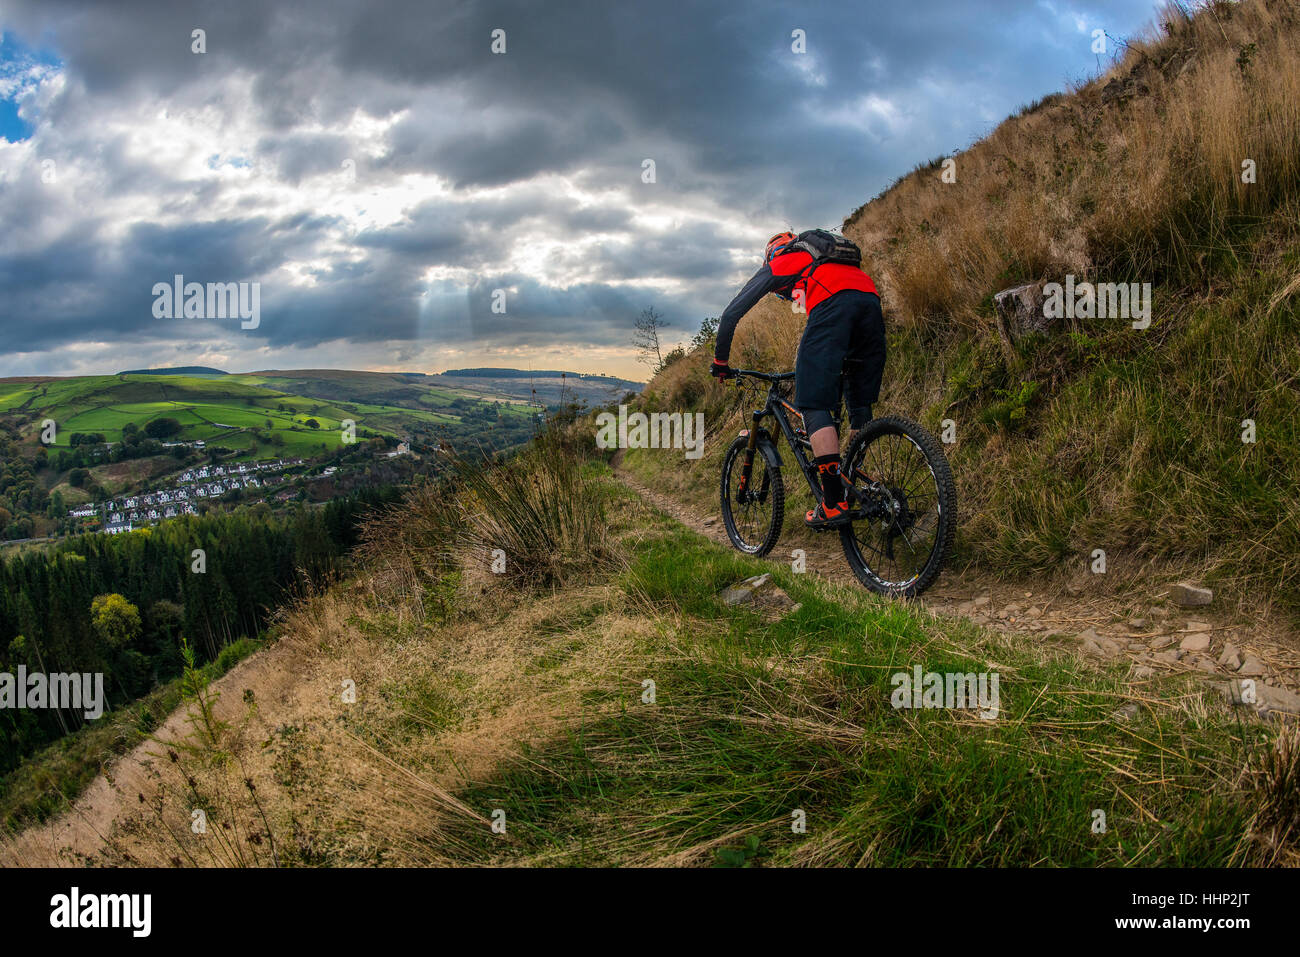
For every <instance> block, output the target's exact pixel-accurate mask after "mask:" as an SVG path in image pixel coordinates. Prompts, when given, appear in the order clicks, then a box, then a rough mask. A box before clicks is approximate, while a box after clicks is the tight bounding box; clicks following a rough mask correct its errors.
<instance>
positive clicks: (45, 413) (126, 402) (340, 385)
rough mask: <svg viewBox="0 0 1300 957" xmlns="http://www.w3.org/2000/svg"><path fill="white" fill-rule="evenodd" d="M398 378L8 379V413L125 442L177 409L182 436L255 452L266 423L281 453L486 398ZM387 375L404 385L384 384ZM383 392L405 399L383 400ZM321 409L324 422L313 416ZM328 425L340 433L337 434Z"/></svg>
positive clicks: (425, 420)
mask: <svg viewBox="0 0 1300 957" xmlns="http://www.w3.org/2000/svg"><path fill="white" fill-rule="evenodd" d="M392 378H393V377H389V376H386V375H383V374H376V373H366V372H360V373H351V372H344V371H329V372H320V373H317V374H314V375H312V376H308V377H305V378H301V379H300V378H294V377H292V376H286V377H277V376H274V375H269V374H268V375H226V376H219V377H207V376H205V377H196V376H161V375H116V376H81V377H75V378H68V379H40V380H31V379H26V380H0V415H5V414H8V415H10V416H13V417H14V418H16V419H18V420H19V421H20V422H21V423H25V424H26V425H28V426H29V427H30V428H32V429H39V423H40V422H41V421H42V420H44V419H46V418H50V419H53V420H54V421H55V423H56V424H57V426H58V433H57V441H56V442H55V446H54V447H56V448H58V447H67V446H68V444H69V441H70V439H71V437H72V436H73V435H74V434H76V433H83V434H87V433H99V434H102V435H103V436H104V438H105V439H106V440H107V441H109V442H116V441H119V440H120V439H121V435H122V428H123V426H125V425H126V424H127V423H129V422H134V423H135V424H136V425H137V426H141V427H143V426H144V425H145V424H146V423H148V422H149V421H151V420H153V419H156V418H171V419H175V420H177V421H178V422H179V423H180V424H181V426H182V429H181V432H180V433H179V435H178V436H177V438H179V439H181V440H185V441H191V440H194V439H203V440H204V441H207V442H214V441H215V442H219V443H220V444H221V445H223V446H226V447H228V448H233V449H237V450H242V451H245V452H247V453H249V454H252V453H253V451H254V450H255V447H256V439H255V437H254V436H253V435H251V434H250V433H249V432H248V431H246V430H249V429H259V430H261V431H262V432H263V433H264V436H265V439H264V441H263V445H264V448H263V449H262V451H261V454H262V455H269V454H271V453H270V451H268V449H267V448H266V447H265V446H269V440H270V439H271V437H272V436H276V435H278V436H280V440H281V441H282V442H283V444H282V445H281V444H279V443H277V444H276V449H275V452H276V454H280V455H302V456H310V455H314V454H317V453H319V451H320V444H321V442H323V441H324V442H327V443H329V444H330V447H331V448H332V447H334V444H335V443H336V442H337V432H338V430H339V428H340V427H341V423H342V421H343V420H344V419H352V420H353V421H355V422H356V423H357V429H358V431H359V432H360V431H362V430H369V431H371V432H374V433H376V434H380V435H402V434H405V433H409V431H410V430H411V429H413V428H428V427H436V426H439V425H448V424H454V423H459V422H460V421H461V419H462V416H461V415H460V414H459V413H458V412H457V411H455V410H454V409H453V408H452V404H453V403H454V402H456V401H457V400H470V401H473V402H479V401H482V400H484V398H485V397H484V396H483V395H482V394H481V393H478V392H473V391H470V390H461V391H452V390H448V389H441V388H439V389H434V388H428V387H422V386H410V385H407V384H406V383H404V382H397V383H392V382H390V380H391V379H392ZM376 380H378V382H379V384H378V385H377V384H376ZM385 382H387V383H388V384H390V385H393V387H394V389H395V390H396V391H385V389H384V387H383V383H385ZM331 383H332V385H331ZM383 399H392V400H397V401H400V402H402V403H406V404H401V405H398V404H388V403H386V402H384V401H378V400H383ZM507 401H508V400H507ZM503 406H504V413H503V414H506V415H511V416H517V417H520V418H523V417H525V416H526V415H527V412H526V411H525V410H524V408H523V407H522V406H521V405H517V404H506V402H505V401H503ZM313 419H314V420H315V421H316V423H317V424H318V426H319V428H312V427H311V426H310V425H309V420H313ZM268 422H269V423H270V424H269V425H268V424H267V423H268ZM329 432H334V433H336V434H335V436H333V437H329V436H327V435H326V434H325V433H329Z"/></svg>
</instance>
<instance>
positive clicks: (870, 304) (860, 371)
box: [844, 292, 885, 429]
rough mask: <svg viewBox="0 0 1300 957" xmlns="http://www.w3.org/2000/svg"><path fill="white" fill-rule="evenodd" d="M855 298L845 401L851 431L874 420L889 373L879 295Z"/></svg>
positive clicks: (862, 294) (865, 294) (863, 294)
mask: <svg viewBox="0 0 1300 957" xmlns="http://www.w3.org/2000/svg"><path fill="white" fill-rule="evenodd" d="M854 298H855V300H856V301H855V303H854V305H855V313H854V317H853V332H852V338H851V341H850V343H849V348H848V355H847V358H846V360H845V372H846V373H847V376H846V380H845V384H844V385H845V395H844V401H845V404H846V405H847V406H848V410H849V428H851V429H860V428H862V427H863V426H864V425H866V424H867V423H868V422H870V421H871V407H872V406H873V405H875V403H876V401H877V400H878V399H879V398H880V381H881V378H882V376H883V375H884V372H885V318H884V315H883V313H882V312H881V310H880V297H879V296H877V295H875V294H874V293H870V292H862V293H857V295H856V296H855V297H854Z"/></svg>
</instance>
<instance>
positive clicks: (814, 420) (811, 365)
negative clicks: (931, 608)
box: [794, 295, 852, 515]
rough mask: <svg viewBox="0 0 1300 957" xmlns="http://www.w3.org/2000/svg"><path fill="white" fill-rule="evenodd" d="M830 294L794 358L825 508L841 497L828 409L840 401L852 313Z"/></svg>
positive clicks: (799, 404) (834, 434)
mask: <svg viewBox="0 0 1300 957" xmlns="http://www.w3.org/2000/svg"><path fill="white" fill-rule="evenodd" d="M838 298H839V297H838V295H836V296H831V297H830V298H829V299H827V300H826V301H825V302H822V303H820V304H818V306H817V308H816V309H814V310H813V311H812V313H811V314H809V316H808V324H807V326H805V328H804V334H803V338H802V339H801V340H800V342H799V354H798V357H797V359H796V360H795V370H794V371H795V403H794V404H795V406H796V408H798V409H799V411H800V413H802V415H803V417H804V426H805V428H806V429H807V430H808V441H809V443H810V444H811V445H812V449H813V462H814V464H815V465H816V466H817V472H818V475H819V476H820V478H821V485H822V495H823V497H824V498H825V500H826V509H827V511H826V513H825V514H827V515H830V514H831V512H833V511H834V508H833V507H832V506H833V505H835V504H836V503H841V502H843V501H844V484H843V482H842V481H841V479H840V473H839V459H840V442H839V435H838V433H837V431H836V428H835V420H834V418H833V416H832V411H833V410H835V409H838V408H839V404H840V371H841V370H842V369H843V368H844V357H845V355H846V354H847V351H848V348H849V340H850V335H851V332H852V312H851V311H849V310H846V309H845V308H844V304H843V303H842V302H837V299H838Z"/></svg>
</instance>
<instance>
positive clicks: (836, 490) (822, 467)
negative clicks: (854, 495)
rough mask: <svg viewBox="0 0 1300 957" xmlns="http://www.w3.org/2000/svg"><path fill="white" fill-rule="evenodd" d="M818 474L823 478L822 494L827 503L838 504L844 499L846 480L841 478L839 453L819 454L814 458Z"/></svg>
mask: <svg viewBox="0 0 1300 957" xmlns="http://www.w3.org/2000/svg"><path fill="white" fill-rule="evenodd" d="M813 464H814V465H816V466H817V474H818V475H820V476H821V480H822V495H823V497H824V498H825V499H826V504H827V505H830V506H835V505H838V504H839V503H840V502H842V501H844V481H843V480H842V479H841V478H840V457H839V456H838V455H819V456H817V458H815V459H813Z"/></svg>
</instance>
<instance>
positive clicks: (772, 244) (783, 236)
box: [763, 231, 795, 263]
mask: <svg viewBox="0 0 1300 957" xmlns="http://www.w3.org/2000/svg"><path fill="white" fill-rule="evenodd" d="M794 238H795V235H794V233H792V232H789V231H787V232H783V233H777V234H776V235H775V236H773V237H772V238H771V239H769V240H768V241H767V249H765V250H764V251H763V262H765V263H770V262H771V261H772V257H773V256H775V255H776V254H777V252H778V251H779V250H781V249H782V248H784V247H785V246H786V244H788V243H789V242H790V241H791V240H792V239H794Z"/></svg>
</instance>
